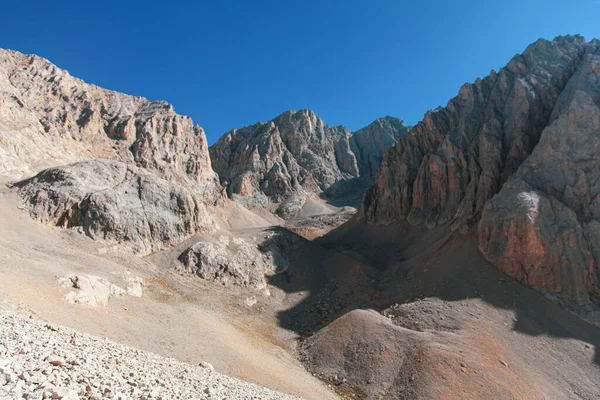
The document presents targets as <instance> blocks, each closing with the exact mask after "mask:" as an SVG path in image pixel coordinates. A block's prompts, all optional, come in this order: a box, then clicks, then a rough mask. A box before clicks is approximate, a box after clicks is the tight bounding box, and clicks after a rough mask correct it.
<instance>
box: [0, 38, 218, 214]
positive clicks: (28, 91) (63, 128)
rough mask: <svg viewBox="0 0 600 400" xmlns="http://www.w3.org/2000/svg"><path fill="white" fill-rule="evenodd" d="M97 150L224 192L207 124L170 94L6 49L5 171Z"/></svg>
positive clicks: (0, 107)
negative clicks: (99, 81) (90, 80)
mask: <svg viewBox="0 0 600 400" xmlns="http://www.w3.org/2000/svg"><path fill="white" fill-rule="evenodd" d="M96 158H108V159H114V160H118V161H122V162H126V163H131V164H135V165H136V166H138V167H143V168H146V169H149V170H152V171H153V173H155V174H156V175H158V176H160V177H161V178H164V179H167V180H172V181H176V180H181V179H185V180H189V181H190V182H193V183H194V184H195V186H196V187H197V188H198V189H202V190H201V191H202V192H203V196H206V199H205V200H206V201H207V202H213V203H214V202H215V201H216V199H217V197H218V196H219V189H218V182H217V177H216V174H215V173H214V171H213V170H212V168H211V163H210V157H209V154H208V144H207V141H206V136H205V135H204V131H203V130H202V128H200V127H199V126H197V125H194V123H193V122H192V120H191V119H190V118H189V117H186V116H182V115H178V114H176V113H175V110H174V109H173V106H171V105H170V104H168V103H167V102H164V101H150V100H146V99H144V98H142V97H136V96H128V95H125V94H122V93H118V92H114V91H110V90H106V89H102V88H99V87H97V86H94V85H90V84H87V83H85V82H83V81H82V80H80V79H77V78H74V77H72V76H71V75H69V73H68V72H67V71H65V70H62V69H60V68H58V67H56V66H55V65H53V64H52V63H50V62H49V61H48V60H46V59H43V58H41V57H38V56H35V55H25V54H22V53H19V52H16V51H11V50H1V49H0V175H6V176H9V177H13V178H18V177H21V176H30V175H32V173H35V172H38V171H39V170H40V169H42V168H45V167H48V166H55V165H62V164H66V163H70V162H75V161H83V160H92V159H96Z"/></svg>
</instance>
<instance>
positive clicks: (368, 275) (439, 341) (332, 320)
mask: <svg viewBox="0 0 600 400" xmlns="http://www.w3.org/2000/svg"><path fill="white" fill-rule="evenodd" d="M321 244H322V245H323V246H325V247H328V248H330V249H337V250H338V251H340V252H343V253H345V254H348V255H350V254H351V255H352V258H353V259H355V260H361V263H360V266H359V267H358V270H359V271H360V269H361V268H365V269H364V270H362V273H363V274H364V276H365V278H364V279H362V280H360V279H359V280H357V279H355V285H357V286H356V287H355V289H354V290H355V291H356V292H357V293H361V292H362V293H364V296H363V297H362V299H359V300H358V302H357V303H354V304H347V303H346V306H345V308H344V309H343V310H342V311H340V312H337V313H334V314H333V315H332V316H331V317H328V318H326V321H324V322H322V323H321V324H319V325H316V324H315V325H313V326H312V329H309V331H312V332H315V333H314V334H312V335H311V334H310V333H308V334H307V338H306V339H305V340H304V342H303V345H302V350H303V356H304V358H305V360H306V363H307V365H308V366H309V368H310V369H311V370H313V371H314V372H315V373H317V374H318V375H319V376H320V377H322V378H323V379H324V380H325V381H329V382H331V383H332V384H334V385H335V386H336V389H337V390H338V392H339V393H340V394H343V395H345V397H348V398H352V397H353V396H354V397H359V398H365V399H379V398H408V399H417V398H418V399H430V398H444V399H481V398H506V399H597V398H599V397H600V356H599V350H600V329H599V328H598V327H597V326H594V325H591V324H589V323H587V322H585V321H583V320H581V319H580V318H579V317H577V316H575V315H574V314H572V313H570V312H568V311H567V310H565V309H564V308H563V307H562V306H560V305H558V304H556V303H555V302H552V301H550V300H549V299H547V298H545V297H544V296H542V295H540V294H539V293H537V292H535V291H533V290H531V289H528V288H526V287H524V286H523V285H521V284H519V283H518V282H516V281H514V280H512V279H510V278H508V277H506V276H505V275H503V274H502V273H500V272H499V271H497V270H496V269H494V268H493V267H492V266H490V265H489V264H487V263H486V262H485V261H484V260H483V259H482V258H481V257H480V255H479V254H478V252H477V247H476V244H475V242H474V241H473V240H472V238H471V237H469V235H468V234H466V235H465V234H461V233H458V232H457V233H455V234H453V235H451V234H448V233H446V232H444V230H432V231H416V230H415V229H414V228H408V227H366V226H362V225H361V226H356V225H355V224H353V223H350V224H347V225H345V226H344V227H342V229H340V230H338V231H334V232H333V233H332V234H330V236H328V237H325V238H324V239H322V241H321ZM369 265H370V266H371V268H370V269H367V268H366V267H367V266H369ZM354 269H357V267H354ZM360 274H361V273H360V272H358V273H356V272H355V273H353V274H346V275H347V276H348V275H355V276H359V275H360ZM355 298H357V299H358V297H357V296H355ZM330 299H333V300H330V303H335V302H336V300H337V299H341V300H343V299H345V297H344V293H343V292H341V291H339V290H337V289H336V290H332V291H331V292H330ZM307 302H310V299H309V300H307ZM356 308H359V309H363V310H355V311H351V312H348V311H350V310H352V309H356ZM369 309H371V310H372V311H366V310H369ZM290 312H292V311H290ZM338 316H341V318H337V317H338ZM336 318H337V319H336Z"/></svg>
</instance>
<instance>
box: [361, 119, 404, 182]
mask: <svg viewBox="0 0 600 400" xmlns="http://www.w3.org/2000/svg"><path fill="white" fill-rule="evenodd" d="M409 128H410V127H408V126H405V125H404V121H402V120H401V119H398V118H394V117H389V116H388V117H383V118H378V119H377V120H375V121H373V122H372V123H371V124H370V125H369V126H366V127H364V128H362V129H359V130H358V131H356V132H354V134H353V135H352V137H351V138H350V148H351V150H352V152H353V153H354V154H355V155H356V162H357V164H358V168H359V171H360V176H361V177H362V178H363V179H365V180H367V181H368V182H369V183H372V182H374V181H375V179H376V178H377V173H378V172H379V164H380V163H381V160H382V159H383V155H384V154H385V152H386V150H387V149H389V148H390V147H392V146H393V145H394V144H395V143H396V141H397V140H398V139H400V137H402V136H404V135H405V134H406V133H407V132H408V130H409Z"/></svg>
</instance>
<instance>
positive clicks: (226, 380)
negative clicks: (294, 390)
mask: <svg viewBox="0 0 600 400" xmlns="http://www.w3.org/2000/svg"><path fill="white" fill-rule="evenodd" d="M0 399H65V400H71V399H73V400H74V399H148V400H149V399H164V400H166V399H297V397H293V396H290V395H286V394H282V393H278V392H274V391H272V390H269V389H265V388H263V387H260V386H257V385H254V384H251V383H247V382H243V381H240V380H237V379H234V378H231V377H228V376H226V375H222V374H220V373H217V372H215V371H214V370H213V368H212V366H211V365H210V364H208V363H205V362H202V363H200V365H192V364H187V363H184V362H181V361H178V360H175V359H172V358H165V357H161V356H158V355H156V354H153V353H150V352H147V351H142V350H138V349H136V348H133V347H129V346H125V345H121V344H118V343H115V342H112V341H110V340H108V339H102V338H99V337H96V336H92V335H88V334H85V333H81V332H77V331H75V330H73V329H70V328H67V327H63V326H58V325H51V324H48V323H46V322H43V321H39V320H36V319H34V318H32V317H27V316H24V315H22V314H17V313H14V312H12V311H5V310H0Z"/></svg>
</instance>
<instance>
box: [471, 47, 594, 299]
mask: <svg viewBox="0 0 600 400" xmlns="http://www.w3.org/2000/svg"><path fill="white" fill-rule="evenodd" d="M550 121H551V122H550V124H549V125H548V127H547V128H546V129H545V130H544V131H543V133H542V136H541V138H540V141H539V143H538V145H537V146H536V148H535V149H534V151H533V152H532V154H531V155H530V156H529V157H528V158H527V159H526V160H525V161H524V162H523V164H522V165H521V166H520V168H519V169H518V171H517V172H516V173H515V174H514V175H513V176H512V177H511V178H510V179H509V181H508V182H507V183H506V184H505V185H504V186H503V188H502V190H501V191H500V193H498V194H497V195H496V196H494V197H493V198H492V200H490V201H489V202H488V203H487V204H486V206H485V208H484V210H483V214H482V217H481V221H480V222H479V246H480V249H481V251H482V253H483V255H484V256H485V257H486V258H487V259H488V260H489V261H490V262H491V263H493V264H494V265H496V266H498V267H499V268H500V269H501V270H503V271H504V272H506V273H507V274H508V275H511V276H513V277H515V278H517V279H519V280H521V281H522V282H524V283H526V284H528V285H530V286H533V287H535V288H538V289H540V290H543V291H545V292H549V293H553V294H557V295H562V296H567V297H571V298H574V299H578V300H587V299H589V298H591V299H593V300H594V301H595V302H597V303H600V289H599V287H598V283H599V282H600V229H599V228H600V158H598V154H599V153H600V137H599V136H598V132H600V46H595V47H594V46H590V48H589V49H588V54H587V55H586V56H585V57H584V59H583V61H582V62H581V64H580V66H579V68H578V70H577V72H576V73H575V75H574V76H573V77H572V78H571V79H570V80H569V83H568V84H567V86H566V88H565V90H564V91H563V92H562V94H561V96H560V97H559V99H558V101H557V104H556V106H555V108H554V111H553V114H552V117H551V119H550Z"/></svg>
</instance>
